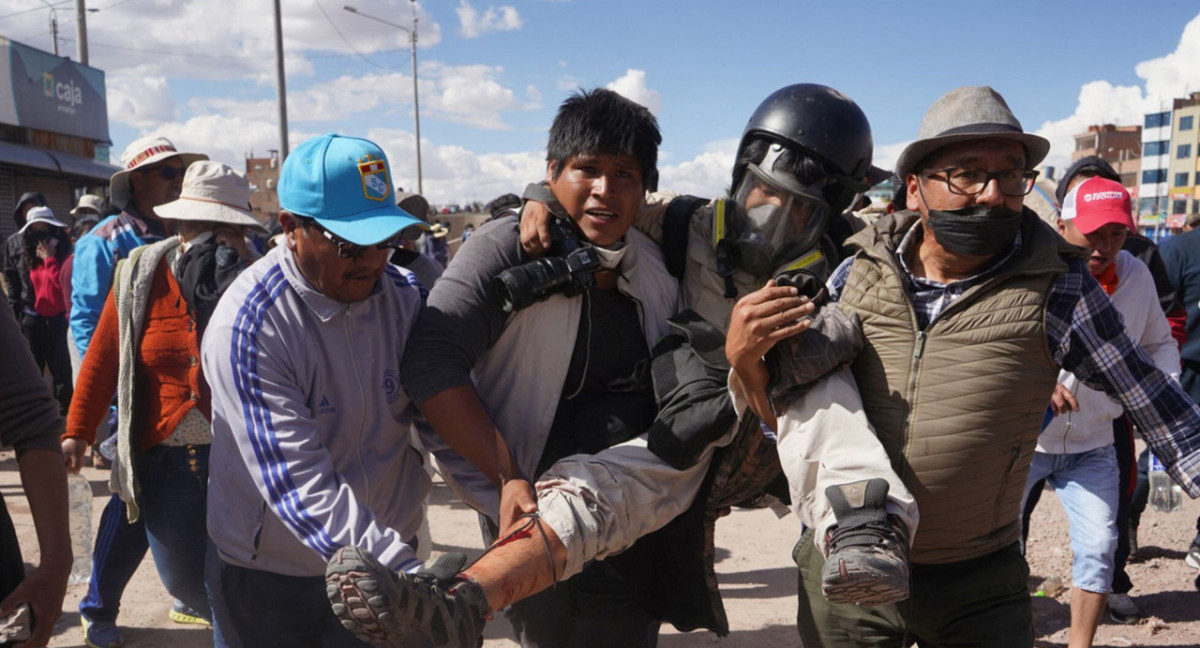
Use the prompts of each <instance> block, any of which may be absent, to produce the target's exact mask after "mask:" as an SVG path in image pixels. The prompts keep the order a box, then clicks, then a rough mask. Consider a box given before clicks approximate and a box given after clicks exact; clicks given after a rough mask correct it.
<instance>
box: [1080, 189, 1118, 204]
mask: <svg viewBox="0 0 1200 648" xmlns="http://www.w3.org/2000/svg"><path fill="white" fill-rule="evenodd" d="M1124 197H1125V194H1123V193H1121V192H1120V191H1097V192H1096V193H1090V194H1084V195H1083V202H1092V201H1093V200H1120V199H1122V198H1124Z"/></svg>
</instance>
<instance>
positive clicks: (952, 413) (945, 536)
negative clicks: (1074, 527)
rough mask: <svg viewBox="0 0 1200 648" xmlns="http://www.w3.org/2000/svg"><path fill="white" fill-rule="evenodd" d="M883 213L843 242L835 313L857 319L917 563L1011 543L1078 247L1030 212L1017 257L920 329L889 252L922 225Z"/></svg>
mask: <svg viewBox="0 0 1200 648" xmlns="http://www.w3.org/2000/svg"><path fill="white" fill-rule="evenodd" d="M918 219H919V217H918V215H916V214H913V213H911V212H899V213H897V214H894V215H892V216H888V217H885V218H883V219H881V220H880V221H879V222H877V223H876V224H875V226H874V227H872V228H869V229H867V230H865V231H863V232H860V233H859V234H858V235H856V236H855V237H854V238H853V239H852V240H851V241H852V242H853V243H855V244H856V245H857V246H858V247H859V248H860V251H859V252H858V254H857V255H856V256H855V261H854V264H853V266H852V267H851V270H850V276H849V278H848V279H847V282H846V286H845V288H844V289H843V291H842V296H841V304H842V307H843V308H845V309H847V310H848V311H853V312H855V313H857V314H858V316H859V318H860V319H861V320H862V326H863V333H864V334H865V336H866V340H867V341H866V347H865V348H864V349H863V351H862V352H861V353H860V354H859V356H858V357H857V359H856V360H855V362H854V365H853V370H854V376H855V378H856V379H857V381H858V386H859V389H860V390H861V391H862V397H863V405H864V408H865V410H866V413H867V418H868V419H869V420H870V421H871V425H872V426H874V428H875V431H876V433H877V434H878V436H879V438H880V440H881V442H882V443H883V446H884V448H885V449H886V450H887V453H888V456H889V457H891V459H892V465H893V467H894V468H895V470H896V472H897V473H898V474H899V475H900V477H901V479H903V480H904V483H905V484H906V485H907V486H908V487H909V489H911V490H912V492H913V494H914V495H915V497H916V499H917V505H918V507H919V509H920V514H921V522H920V526H919V528H918V530H917V535H916V538H915V543H914V545H913V550H912V555H911V560H912V561H913V562H914V563H949V562H957V561H960V560H967V559H970V558H975V557H978V556H982V555H986V554H988V553H991V552H993V551H996V550H999V549H1001V548H1003V547H1005V546H1007V545H1010V544H1012V543H1013V542H1015V541H1016V540H1017V538H1018V536H1019V534H1020V521H1019V517H1018V515H1019V509H1020V505H1021V495H1022V492H1023V490H1024V485H1025V478H1026V476H1027V475H1028V472H1029V464H1030V462H1031V461H1032V457H1033V450H1034V447H1035V445H1036V443H1037V437H1038V433H1039V432H1040V431H1041V426H1042V420H1043V417H1044V415H1045V412H1046V406H1047V404H1048V403H1049V402H1050V394H1051V392H1052V390H1053V389H1054V383H1055V379H1056V378H1057V376H1058V370H1059V368H1058V367H1057V366H1056V365H1055V363H1054V361H1053V359H1052V358H1051V355H1050V351H1049V349H1048V347H1047V341H1046V331H1045V309H1046V297H1047V295H1048V293H1049V290H1050V287H1051V286H1052V285H1053V282H1054V280H1055V279H1056V278H1057V277H1058V276H1059V275H1061V274H1062V273H1063V272H1064V271H1065V270H1066V268H1067V266H1066V263H1065V261H1064V260H1063V259H1064V258H1065V257H1068V256H1071V255H1072V254H1074V253H1075V252H1074V251H1075V250H1077V248H1073V247H1071V246H1070V245H1069V244H1067V243H1066V242H1065V241H1062V239H1060V238H1059V237H1058V235H1057V234H1056V233H1055V232H1054V231H1053V230H1051V229H1050V228H1049V227H1048V226H1046V225H1045V224H1044V223H1042V222H1041V221H1040V220H1038V218H1037V216H1036V215H1035V214H1033V212H1031V211H1029V210H1025V219H1024V222H1023V224H1022V241H1023V244H1022V246H1021V250H1020V251H1019V252H1018V253H1017V255H1016V256H1015V257H1014V258H1012V259H1010V260H1009V261H1008V262H1007V263H1006V264H1005V267H1004V268H1002V269H1001V270H1000V271H999V272H997V273H996V274H995V275H993V276H991V277H989V278H987V279H985V280H983V281H982V282H980V283H979V284H978V285H976V286H973V287H971V288H970V289H968V290H967V291H966V292H965V293H964V294H963V295H961V296H960V297H959V298H958V299H957V300H956V301H955V302H954V303H953V304H951V305H950V306H949V307H947V308H946V309H945V310H944V311H943V312H942V313H941V314H940V315H939V316H938V317H937V318H936V319H935V320H934V321H933V322H932V323H930V324H929V326H928V327H927V328H926V330H924V331H918V330H917V321H916V315H915V313H914V311H913V307H912V304H911V302H910V301H909V298H908V296H907V294H906V293H905V289H904V285H903V283H902V279H901V273H902V272H903V271H902V270H900V268H899V266H898V263H897V261H896V258H895V250H896V247H897V246H898V245H899V242H900V240H901V238H902V237H903V235H904V233H905V232H907V231H908V229H909V228H911V227H912V226H913V225H914V224H916V223H917V221H918Z"/></svg>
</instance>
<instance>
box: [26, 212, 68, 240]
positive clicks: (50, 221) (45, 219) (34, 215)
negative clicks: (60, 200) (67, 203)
mask: <svg viewBox="0 0 1200 648" xmlns="http://www.w3.org/2000/svg"><path fill="white" fill-rule="evenodd" d="M34 223H43V224H46V225H53V226H54V227H62V228H66V227H70V225H67V224H66V223H64V222H62V221H60V220H58V219H57V218H55V217H54V212H53V211H51V210H50V208H49V207H45V206H42V205H39V206H37V207H34V208H33V209H30V210H29V211H28V212H26V213H25V224H24V225H22V226H21V229H20V230H19V232H20V233H21V234H24V233H25V230H27V229H29V228H30V227H31V226H32V225H33V224H34Z"/></svg>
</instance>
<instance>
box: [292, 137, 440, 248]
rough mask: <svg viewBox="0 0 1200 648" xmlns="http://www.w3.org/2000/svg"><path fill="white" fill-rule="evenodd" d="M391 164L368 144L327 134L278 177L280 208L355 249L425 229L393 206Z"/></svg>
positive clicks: (296, 154)
mask: <svg viewBox="0 0 1200 648" xmlns="http://www.w3.org/2000/svg"><path fill="white" fill-rule="evenodd" d="M393 194H394V192H393V191H392V177H391V166H390V165H389V164H388V161H387V156H386V155H384V153H383V149H381V148H379V145H378V144H376V143H375V142H372V141H370V140H365V139H360V138H357V137H343V136H341V135H337V134H336V133H329V134H328V135H322V136H320V137H314V138H312V139H310V140H307V141H305V142H304V143H303V144H301V145H300V146H297V147H296V149H295V150H293V151H292V153H291V155H289V156H288V157H287V160H285V161H284V163H283V169H282V170H281V171H280V173H279V206H280V208H282V209H283V210H284V211H288V212H291V213H293V214H296V215H297V216H306V217H308V218H312V219H314V220H316V221H317V222H318V223H320V224H321V227H324V228H325V229H327V230H329V231H330V232H332V233H333V234H334V235H335V236H337V237H339V238H342V239H345V240H347V241H349V242H351V243H354V244H356V245H373V244H375V243H380V242H382V241H386V240H388V239H390V238H392V237H394V236H395V235H396V234H398V233H400V231H401V230H403V229H405V228H408V227H421V228H424V229H427V228H428V226H426V225H425V222H424V221H422V220H421V219H419V218H416V217H414V216H413V215H412V214H409V213H408V212H406V211H404V210H403V209H401V208H400V207H399V206H398V205H396V200H395V196H394V195H393Z"/></svg>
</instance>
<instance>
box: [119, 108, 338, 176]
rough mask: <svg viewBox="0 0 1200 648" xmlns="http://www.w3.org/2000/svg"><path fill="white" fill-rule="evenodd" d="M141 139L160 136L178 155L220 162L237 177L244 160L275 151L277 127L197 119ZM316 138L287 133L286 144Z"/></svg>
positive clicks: (246, 121) (229, 119) (216, 118)
mask: <svg viewBox="0 0 1200 648" xmlns="http://www.w3.org/2000/svg"><path fill="white" fill-rule="evenodd" d="M142 134H143V135H151V134H153V135H162V136H164V137H166V138H168V139H170V140H171V142H172V143H174V144H175V146H176V147H177V148H178V149H179V150H181V151H197V152H200V153H204V154H206V155H208V156H209V157H210V158H211V159H213V160H216V161H218V162H224V163H225V164H228V165H229V166H231V167H233V168H234V169H235V170H237V171H238V172H239V173H244V172H245V169H246V156H247V155H248V154H249V153H250V152H251V151H255V152H257V153H259V154H262V153H264V152H265V151H267V150H268V149H278V148H279V126H278V124H277V123H276V122H273V121H261V120H256V119H248V118H246V117H242V116H229V117H226V116H221V115H201V116H198V117H193V118H191V119H189V120H187V121H185V122H174V123H170V124H164V125H162V126H159V127H158V128H156V129H154V130H153V132H144V133H142ZM314 135H317V133H310V132H305V131H298V130H295V129H293V130H291V131H289V133H288V140H289V141H290V142H291V145H292V146H293V147H294V146H295V145H296V144H299V143H300V142H303V141H304V140H306V139H308V138H310V137H313V136H314Z"/></svg>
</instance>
